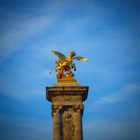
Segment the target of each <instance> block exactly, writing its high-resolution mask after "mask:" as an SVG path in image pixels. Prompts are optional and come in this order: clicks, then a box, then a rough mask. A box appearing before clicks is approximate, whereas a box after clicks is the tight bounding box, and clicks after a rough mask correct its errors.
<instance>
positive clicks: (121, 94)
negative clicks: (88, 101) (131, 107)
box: [96, 83, 140, 104]
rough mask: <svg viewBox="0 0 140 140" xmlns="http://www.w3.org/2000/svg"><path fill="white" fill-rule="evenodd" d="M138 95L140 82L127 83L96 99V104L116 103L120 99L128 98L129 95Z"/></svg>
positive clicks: (139, 93)
mask: <svg viewBox="0 0 140 140" xmlns="http://www.w3.org/2000/svg"><path fill="white" fill-rule="evenodd" d="M136 95H140V83H133V84H128V85H125V86H123V87H122V88H120V89H119V90H117V91H116V92H113V93H111V94H110V95H108V96H104V97H101V98H100V99H99V100H97V101H96V103H97V104H110V103H117V102H120V101H126V100H129V99H130V98H131V97H135V96H136Z"/></svg>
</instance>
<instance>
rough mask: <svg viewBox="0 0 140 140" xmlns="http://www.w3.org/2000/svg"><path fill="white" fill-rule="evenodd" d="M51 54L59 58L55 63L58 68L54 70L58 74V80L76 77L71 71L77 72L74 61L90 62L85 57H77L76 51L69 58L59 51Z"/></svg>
mask: <svg viewBox="0 0 140 140" xmlns="http://www.w3.org/2000/svg"><path fill="white" fill-rule="evenodd" d="M51 53H52V54H54V55H56V56H57V57H58V58H59V59H58V60H57V61H55V64H56V66H55V67H53V68H52V70H54V71H55V72H57V79H63V78H72V77H74V73H73V72H72V71H71V69H74V71H76V65H75V64H74V63H73V60H81V61H87V60H88V59H87V58H85V57H81V56H76V53H75V52H74V51H72V52H71V53H70V54H69V55H68V57H66V56H65V55H64V54H62V53H60V52H57V51H51ZM51 72H52V71H51ZM51 72H50V73H51Z"/></svg>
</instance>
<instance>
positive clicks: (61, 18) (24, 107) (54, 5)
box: [0, 0, 140, 140]
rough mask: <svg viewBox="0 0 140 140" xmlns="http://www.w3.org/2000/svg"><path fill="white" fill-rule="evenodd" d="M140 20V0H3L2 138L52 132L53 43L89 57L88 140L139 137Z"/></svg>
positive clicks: (80, 67) (80, 68) (38, 138)
mask: <svg viewBox="0 0 140 140" xmlns="http://www.w3.org/2000/svg"><path fill="white" fill-rule="evenodd" d="M139 25H140V1H139V0H85V1H84V0H67V1H66V0H59V1H58V0H42V1H41V0H30V1H29V0H12V1H11V0H1V1H0V140H9V139H10V140H19V139H20V140H25V139H26V140H46V139H47V140H51V139H52V118H51V104H50V103H49V102H48V101H46V99H45V87H46V86H52V85H53V84H54V83H55V82H56V78H55V73H52V75H50V74H49V72H50V70H51V68H52V67H53V65H54V61H55V60H56V59H57V58H56V57H55V56H53V55H51V54H50V53H49V51H50V50H57V51H61V52H63V53H65V54H68V53H69V52H70V51H72V50H74V51H76V53H77V55H82V56H85V57H87V58H88V59H89V61H88V62H86V63H84V62H75V63H76V65H77V71H76V73H75V78H76V79H77V81H78V82H80V83H81V85H87V86H89V95H88V99H87V101H86V102H85V103H84V104H85V110H84V116H83V130H84V140H93V139H94V140H139V139H140V133H139V132H140V76H139V72H140V59H139V56H140V48H139V47H140V46H139V45H140V26H139Z"/></svg>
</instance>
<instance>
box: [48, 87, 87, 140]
mask: <svg viewBox="0 0 140 140" xmlns="http://www.w3.org/2000/svg"><path fill="white" fill-rule="evenodd" d="M87 95H88V87H87V86H77V85H75V86H72V85H64V86H62V85H59V86H54V87H47V88H46V97H47V100H49V101H50V102H51V103H52V117H53V125H54V127H53V140H82V139H83V133H82V114H83V102H84V101H85V100H86V99H87Z"/></svg>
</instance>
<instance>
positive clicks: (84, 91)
mask: <svg viewBox="0 0 140 140" xmlns="http://www.w3.org/2000/svg"><path fill="white" fill-rule="evenodd" d="M88 89H89V87H88V86H52V87H46V98H47V100H49V101H52V97H54V96H61V95H62V96H64V95H67V96H71V95H73V96H79V95H80V96H81V97H82V101H85V100H86V99H87V95H88Z"/></svg>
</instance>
